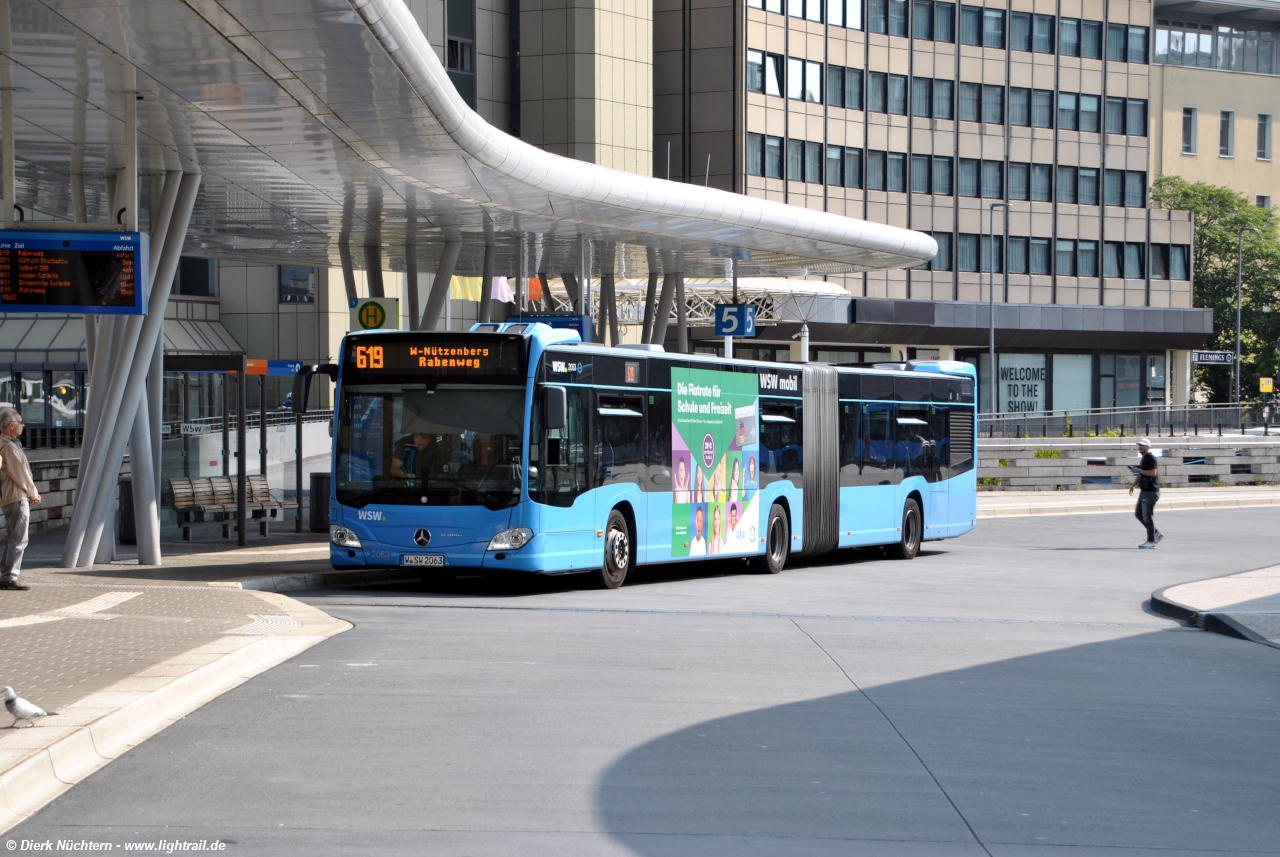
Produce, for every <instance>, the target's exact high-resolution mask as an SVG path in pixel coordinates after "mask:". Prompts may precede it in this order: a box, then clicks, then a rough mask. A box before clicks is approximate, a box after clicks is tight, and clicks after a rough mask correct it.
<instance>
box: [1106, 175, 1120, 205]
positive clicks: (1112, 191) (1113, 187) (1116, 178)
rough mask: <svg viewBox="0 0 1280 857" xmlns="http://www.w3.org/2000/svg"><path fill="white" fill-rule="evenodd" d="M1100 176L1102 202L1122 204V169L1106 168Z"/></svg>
mask: <svg viewBox="0 0 1280 857" xmlns="http://www.w3.org/2000/svg"><path fill="white" fill-rule="evenodd" d="M1102 177H1103V181H1104V184H1103V189H1102V200H1103V204H1104V205H1124V170H1107V171H1106V172H1104V173H1103V176H1102Z"/></svg>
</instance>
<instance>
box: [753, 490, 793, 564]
mask: <svg viewBox="0 0 1280 857" xmlns="http://www.w3.org/2000/svg"><path fill="white" fill-rule="evenodd" d="M764 533H765V535H764V538H765V541H764V553H763V554H761V555H760V556H757V557H756V558H755V559H754V561H753V562H754V565H755V568H756V571H759V572H760V573H762V574H777V573H779V572H780V571H782V569H783V567H784V566H786V564H787V558H788V557H790V556H791V520H790V519H789V518H788V517H787V510H786V509H784V508H782V504H780V503H774V504H773V507H772V508H771V509H769V524H768V526H766V527H765V530H764Z"/></svg>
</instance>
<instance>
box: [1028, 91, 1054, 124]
mask: <svg viewBox="0 0 1280 857" xmlns="http://www.w3.org/2000/svg"><path fill="white" fill-rule="evenodd" d="M1031 127H1033V128H1052V127H1053V90H1051V89H1036V90H1032V92H1031Z"/></svg>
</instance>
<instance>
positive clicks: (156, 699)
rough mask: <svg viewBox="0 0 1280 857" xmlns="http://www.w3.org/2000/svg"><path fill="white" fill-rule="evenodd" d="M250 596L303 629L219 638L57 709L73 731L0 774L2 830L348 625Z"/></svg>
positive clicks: (281, 600) (286, 601)
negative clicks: (256, 636) (248, 639)
mask: <svg viewBox="0 0 1280 857" xmlns="http://www.w3.org/2000/svg"><path fill="white" fill-rule="evenodd" d="M252 594H253V595H255V596H257V597H259V598H261V599H263V600H264V601H267V602H268V603H270V604H272V605H274V606H276V607H279V608H280V609H282V610H284V611H285V613H286V614H288V616H289V617H290V618H292V619H295V620H297V621H298V622H299V623H301V626H302V627H300V628H295V629H293V630H291V631H285V632H283V633H281V634H277V635H275V636H270V637H263V638H260V639H257V640H253V641H252V642H247V643H246V642H245V640H246V638H244V637H240V638H236V637H220V638H218V639H217V640H215V641H214V642H212V643H208V644H205V645H204V646H200V647H198V648H196V649H192V650H190V651H187V652H184V653H183V654H181V655H177V656H175V657H173V658H170V659H168V660H166V661H163V662H161V663H159V664H156V665H154V666H152V667H149V668H148V669H146V670H143V671H142V672H140V673H137V674H135V675H133V676H130V677H129V678H126V679H123V680H122V681H119V682H116V683H115V684H114V685H111V686H110V687H107V688H104V689H103V690H101V691H98V692H97V693H93V694H90V695H89V696H86V697H84V698H83V699H80V700H77V701H76V702H74V703H72V704H71V705H69V706H66V707H64V708H63V709H62V710H61V712H60V714H62V715H64V716H65V717H67V718H68V719H70V720H80V721H82V723H81V725H80V726H79V728H77V729H75V731H73V732H71V733H70V734H67V735H64V736H63V737H61V738H59V739H57V740H56V741H53V742H51V743H50V744H48V745H47V746H45V747H42V748H39V749H35V750H32V751H31V755H28V756H26V757H24V758H23V759H21V760H20V761H18V762H17V763H16V764H14V765H12V766H11V767H9V768H8V769H7V770H5V771H3V772H0V833H5V832H7V831H9V830H11V829H12V828H13V827H15V826H16V825H18V824H21V823H22V822H24V821H26V820H27V819H28V818H30V817H31V816H32V815H34V814H35V813H36V812H38V811H39V810H40V809H41V808H42V807H44V806H45V805H46V804H48V803H49V802H50V801H52V800H53V799H54V798H56V797H58V796H59V795H61V794H62V793H63V792H65V791H67V790H68V789H70V788H71V787H72V786H73V785H75V784H76V783H78V782H80V781H81V780H83V779H84V778H85V777H88V776H89V775H90V774H92V773H94V772H95V771H97V770H99V769H101V768H102V767H104V766H105V765H107V764H108V763H109V762H110V761H111V760H112V759H115V758H117V757H118V756H120V755H122V754H124V753H125V752H127V751H128V750H129V749H130V748H132V747H135V746H137V745H138V744H141V743H142V742H143V741H145V740H146V739H148V738H150V737H151V736H152V735H155V734H157V733H159V732H160V731H162V730H163V729H164V728H165V727H166V726H169V725H170V724H171V723H173V722H175V721H177V720H180V719H182V718H183V717H185V716H186V715H188V714H190V713H191V712H192V711H195V710H196V709H197V708H199V707H200V706H202V705H204V704H205V703H207V702H210V701H211V700H213V699H216V698H217V697H219V696H221V695H222V694H224V693H226V692H227V691H229V690H231V689H233V688H235V687H237V686H238V685H240V684H243V683H244V682H245V681H248V680H249V679H251V678H253V677H254V676H256V675H259V674H261V673H263V672H266V671H267V670H269V669H271V668H272V667H274V666H277V665H279V664H281V663H284V662H285V661H287V660H289V659H290V658H292V657H294V656H295V655H298V654H299V653H301V652H303V651H306V650H307V649H309V648H311V647H312V646H314V645H316V644H317V643H320V642H322V641H324V640H326V639H328V638H329V637H332V636H333V635H335V634H340V633H342V632H343V631H346V630H349V629H350V628H352V627H353V626H352V625H351V624H350V623H349V622H344V621H343V620H341V619H335V618H333V617H332V616H329V615H328V614H326V613H324V612H322V611H320V610H317V609H316V608H314V607H311V606H309V605H306V604H303V603H301V602H299V601H294V600H293V599H292V598H288V597H286V596H283V595H277V594H276V593H273V592H258V591H255V592H253V593H252ZM201 660H204V661H205V662H204V663H198V662H200V661H201ZM192 662H197V663H198V665H193V663H192ZM175 673H176V675H175ZM165 679H168V680H167V681H165ZM157 681H163V683H162V684H160V685H159V686H154V685H155V683H156V682H157ZM130 697H131V698H130ZM122 698H129V699H128V701H127V702H125V703H124V704H123V705H121V704H120V702H121V699H122Z"/></svg>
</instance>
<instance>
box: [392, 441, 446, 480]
mask: <svg viewBox="0 0 1280 857" xmlns="http://www.w3.org/2000/svg"><path fill="white" fill-rule="evenodd" d="M435 447H436V442H435V439H434V438H433V437H431V435H429V434H427V433H425V432H414V433H413V434H411V435H409V436H407V437H403V438H401V439H400V440H398V441H396V445H395V446H394V447H393V449H394V450H395V451H394V452H392V453H391V475H392V476H398V477H400V478H402V479H425V478H427V477H429V476H430V475H431V469H432V465H433V464H434V463H435V457H436V456H435V452H436V450H435Z"/></svg>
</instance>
